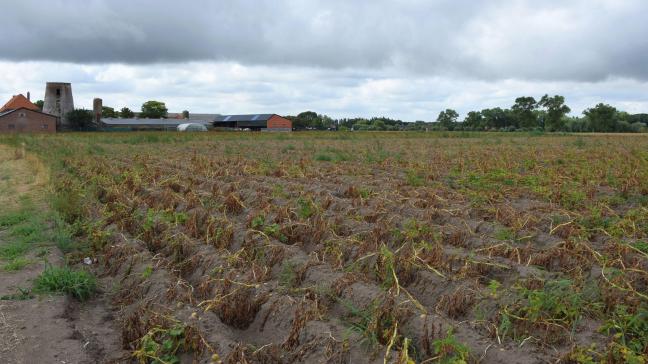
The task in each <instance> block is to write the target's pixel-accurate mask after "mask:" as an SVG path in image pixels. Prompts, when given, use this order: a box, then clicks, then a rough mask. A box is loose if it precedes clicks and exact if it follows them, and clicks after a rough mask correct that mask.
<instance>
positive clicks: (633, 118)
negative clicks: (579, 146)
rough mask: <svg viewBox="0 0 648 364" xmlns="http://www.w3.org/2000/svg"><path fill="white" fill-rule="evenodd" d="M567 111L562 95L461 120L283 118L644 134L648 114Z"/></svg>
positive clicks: (367, 125) (337, 126)
mask: <svg viewBox="0 0 648 364" xmlns="http://www.w3.org/2000/svg"><path fill="white" fill-rule="evenodd" d="M570 112H571V108H570V107H569V106H567V105H566V104H565V98H564V97H563V96H560V95H555V96H549V95H544V96H542V97H541V98H540V100H536V99H535V98H534V97H531V96H522V97H518V98H517V99H515V103H514V104H513V105H512V106H511V107H510V108H508V109H502V108H500V107H496V108H491V109H483V110H480V111H471V112H469V113H468V114H467V115H466V116H465V118H464V119H463V120H459V113H457V111H456V110H453V109H446V110H444V111H441V112H440V113H439V115H438V117H437V118H436V120H435V121H432V122H427V121H422V120H419V121H416V122H404V121H402V120H398V119H390V118H386V117H373V118H369V119H366V118H351V119H348V118H343V119H333V118H331V117H329V116H326V115H322V114H317V113H315V112H313V111H305V112H302V113H300V114H298V115H296V116H287V118H288V119H290V120H292V122H293V128H295V129H298V130H300V129H301V130H309V129H310V130H465V131H518V130H521V131H525V130H526V131H534V130H536V131H550V132H556V131H564V132H648V114H635V115H631V114H629V113H627V112H625V111H620V110H617V109H616V108H615V107H613V106H610V105H607V104H603V103H600V104H598V105H596V106H594V107H591V108H589V109H587V110H585V111H583V114H582V115H581V116H569V113H570Z"/></svg>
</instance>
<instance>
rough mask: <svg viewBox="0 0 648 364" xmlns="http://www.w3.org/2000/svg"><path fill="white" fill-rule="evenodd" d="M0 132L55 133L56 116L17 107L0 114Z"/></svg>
mask: <svg viewBox="0 0 648 364" xmlns="http://www.w3.org/2000/svg"><path fill="white" fill-rule="evenodd" d="M0 133H56V117H55V116H52V115H48V114H43V113H40V112H36V111H32V110H28V109H19V110H16V111H14V112H12V113H9V114H7V115H4V116H0Z"/></svg>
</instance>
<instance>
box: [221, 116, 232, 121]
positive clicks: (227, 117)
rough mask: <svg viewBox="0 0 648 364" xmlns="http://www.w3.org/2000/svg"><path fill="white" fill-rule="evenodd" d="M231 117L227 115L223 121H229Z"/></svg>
mask: <svg viewBox="0 0 648 364" xmlns="http://www.w3.org/2000/svg"><path fill="white" fill-rule="evenodd" d="M231 117H232V115H227V116H226V117H225V119H224V120H223V121H229V119H230V118H231Z"/></svg>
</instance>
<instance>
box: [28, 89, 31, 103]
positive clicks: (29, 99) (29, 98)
mask: <svg viewBox="0 0 648 364" xmlns="http://www.w3.org/2000/svg"><path fill="white" fill-rule="evenodd" d="M27 101H31V95H30V94H29V91H27Z"/></svg>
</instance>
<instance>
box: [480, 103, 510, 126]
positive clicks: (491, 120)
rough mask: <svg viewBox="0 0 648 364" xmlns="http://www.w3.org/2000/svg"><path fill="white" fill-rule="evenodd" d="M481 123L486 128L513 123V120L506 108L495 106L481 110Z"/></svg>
mask: <svg viewBox="0 0 648 364" xmlns="http://www.w3.org/2000/svg"><path fill="white" fill-rule="evenodd" d="M481 114H482V116H483V118H484V119H483V123H484V125H485V126H486V128H497V129H499V128H504V127H507V126H510V125H512V124H513V120H512V118H511V116H510V112H509V111H508V110H502V108H499V107H496V108H494V109H484V110H482V111H481Z"/></svg>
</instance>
